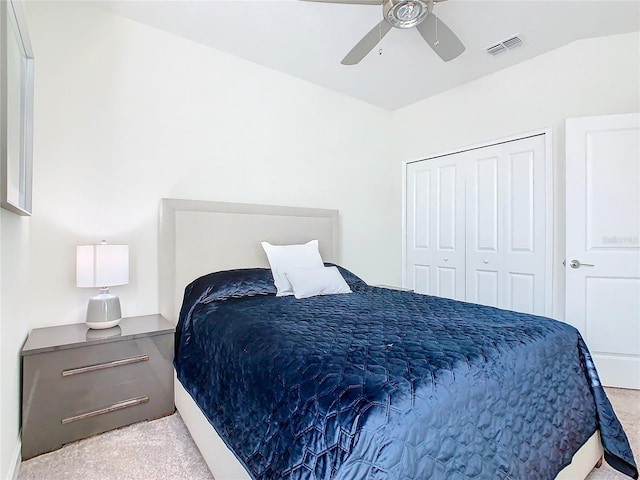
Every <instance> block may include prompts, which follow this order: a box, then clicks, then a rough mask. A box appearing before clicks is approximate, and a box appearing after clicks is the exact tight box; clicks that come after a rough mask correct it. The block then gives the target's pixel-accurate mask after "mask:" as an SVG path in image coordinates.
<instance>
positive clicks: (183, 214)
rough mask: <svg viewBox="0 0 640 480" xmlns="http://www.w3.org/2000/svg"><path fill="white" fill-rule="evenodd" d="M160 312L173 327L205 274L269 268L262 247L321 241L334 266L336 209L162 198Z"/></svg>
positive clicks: (336, 227)
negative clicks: (187, 289)
mask: <svg viewBox="0 0 640 480" xmlns="http://www.w3.org/2000/svg"><path fill="white" fill-rule="evenodd" d="M159 233H160V239H159V240H160V241H159V258H158V260H159V264H158V268H159V278H160V281H159V289H160V292H159V293H160V313H162V314H163V315H164V316H165V317H166V318H167V319H169V320H171V321H173V322H174V323H175V322H177V320H178V313H179V311H180V305H181V303H182V296H183V293H184V288H185V287H186V286H187V285H188V284H189V283H190V282H191V281H193V280H195V279H196V278H198V277H200V276H202V275H205V274H207V273H211V272H215V271H219V270H230V269H234V268H248V267H268V266H269V262H268V261H267V257H266V255H265V253H264V251H263V250H262V247H261V245H260V242H261V241H263V240H264V241H268V242H270V243H273V244H279V245H282V244H293V243H305V242H307V241H309V240H314V239H317V240H318V241H319V248H320V254H321V255H322V258H323V260H325V261H329V262H338V260H339V245H338V211H337V210H325V209H315V208H298V207H276V206H269V205H250V204H242V203H224V202H207V201H196V200H176V199H163V200H162V205H161V208H160V232H159Z"/></svg>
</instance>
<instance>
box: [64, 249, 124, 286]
mask: <svg viewBox="0 0 640 480" xmlns="http://www.w3.org/2000/svg"><path fill="white" fill-rule="evenodd" d="M127 283H129V245H105V244H102V245H81V246H79V247H77V263H76V285H77V286H78V287H94V288H95V287H100V288H102V287H114V286H116V285H126V284H127Z"/></svg>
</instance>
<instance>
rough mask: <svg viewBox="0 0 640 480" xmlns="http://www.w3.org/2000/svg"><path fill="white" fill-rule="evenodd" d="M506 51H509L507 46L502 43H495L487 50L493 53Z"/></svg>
mask: <svg viewBox="0 0 640 480" xmlns="http://www.w3.org/2000/svg"><path fill="white" fill-rule="evenodd" d="M506 51H507V47H505V46H504V45H503V44H501V43H496V44H495V45H492V46H490V47H489V48H487V52H489V53H490V54H491V55H497V54H499V53H502V52H506Z"/></svg>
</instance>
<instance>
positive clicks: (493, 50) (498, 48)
mask: <svg viewBox="0 0 640 480" xmlns="http://www.w3.org/2000/svg"><path fill="white" fill-rule="evenodd" d="M520 45H522V39H521V38H520V37H519V36H518V35H513V36H511V37H509V38H507V39H505V40H502V41H500V42H498V43H496V44H495V45H491V46H490V47H487V48H485V50H486V51H487V52H488V53H490V54H491V55H497V54H499V53H502V52H505V51H506V50H507V49H508V48H516V47H519V46H520Z"/></svg>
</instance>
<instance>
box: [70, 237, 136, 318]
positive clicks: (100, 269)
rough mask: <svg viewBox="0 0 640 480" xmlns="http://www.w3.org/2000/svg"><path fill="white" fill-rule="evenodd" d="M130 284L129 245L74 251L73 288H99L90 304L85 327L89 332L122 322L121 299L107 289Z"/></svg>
mask: <svg viewBox="0 0 640 480" xmlns="http://www.w3.org/2000/svg"><path fill="white" fill-rule="evenodd" d="M127 283H129V245H107V242H105V241H102V243H100V244H99V245H80V246H78V247H77V263H76V285H77V286H78V287H89V288H100V293H99V294H98V295H96V296H95V297H93V298H91V299H90V300H89V305H88V306H87V319H86V323H87V326H88V327H89V328H94V329H103V328H111V327H115V326H116V325H117V324H118V322H120V320H121V319H122V314H121V311H120V299H119V298H118V296H117V295H112V294H110V293H109V287H115V286H116V285H126V284H127Z"/></svg>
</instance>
